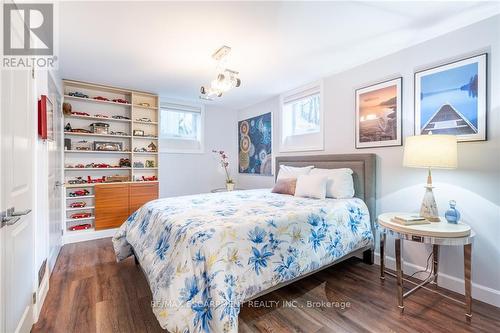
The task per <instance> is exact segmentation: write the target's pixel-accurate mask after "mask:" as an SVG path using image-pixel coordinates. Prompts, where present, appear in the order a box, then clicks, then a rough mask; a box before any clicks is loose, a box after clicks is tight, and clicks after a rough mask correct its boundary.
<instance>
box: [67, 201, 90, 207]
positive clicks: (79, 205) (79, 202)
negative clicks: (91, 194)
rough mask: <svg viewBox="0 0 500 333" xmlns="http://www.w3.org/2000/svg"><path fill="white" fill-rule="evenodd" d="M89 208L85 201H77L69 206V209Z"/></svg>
mask: <svg viewBox="0 0 500 333" xmlns="http://www.w3.org/2000/svg"><path fill="white" fill-rule="evenodd" d="M85 206H87V203H86V202H85V201H75V202H72V203H70V204H69V208H83V207H85Z"/></svg>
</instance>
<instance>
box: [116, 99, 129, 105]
mask: <svg viewBox="0 0 500 333" xmlns="http://www.w3.org/2000/svg"><path fill="white" fill-rule="evenodd" d="M113 102H115V103H122V104H130V102H129V101H127V100H125V99H121V98H115V99H114V100H113Z"/></svg>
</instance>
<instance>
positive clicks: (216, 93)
mask: <svg viewBox="0 0 500 333" xmlns="http://www.w3.org/2000/svg"><path fill="white" fill-rule="evenodd" d="M230 52H231V48H230V47H229V46H225V45H224V46H222V47H221V48H219V49H218V50H217V51H215V52H214V54H212V58H213V59H214V60H215V61H217V66H216V70H217V77H216V78H215V79H214V80H213V81H212V82H210V85H207V86H201V88H200V93H201V95H200V98H202V99H207V100H212V97H222V94H223V93H225V92H226V91H229V90H231V89H233V88H236V87H239V86H240V85H241V79H240V78H239V77H238V74H239V73H238V72H237V71H234V70H231V69H228V68H225V64H226V62H227V58H228V56H229V53H230Z"/></svg>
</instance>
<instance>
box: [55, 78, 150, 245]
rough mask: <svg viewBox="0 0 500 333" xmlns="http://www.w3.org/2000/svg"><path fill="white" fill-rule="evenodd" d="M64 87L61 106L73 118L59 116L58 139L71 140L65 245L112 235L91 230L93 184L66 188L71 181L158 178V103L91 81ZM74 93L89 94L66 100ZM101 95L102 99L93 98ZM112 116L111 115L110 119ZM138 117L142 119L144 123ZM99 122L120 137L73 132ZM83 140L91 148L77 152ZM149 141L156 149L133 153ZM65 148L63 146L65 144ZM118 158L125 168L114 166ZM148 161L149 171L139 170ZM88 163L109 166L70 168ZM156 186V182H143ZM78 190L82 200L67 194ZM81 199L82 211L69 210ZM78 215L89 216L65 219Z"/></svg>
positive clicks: (67, 163) (67, 153) (70, 82)
mask: <svg viewBox="0 0 500 333" xmlns="http://www.w3.org/2000/svg"><path fill="white" fill-rule="evenodd" d="M63 83H64V102H65V103H69V104H71V111H72V112H77V113H75V114H67V113H65V114H64V122H63V126H64V128H63V135H64V139H69V140H71V149H64V151H63V161H64V177H65V184H66V186H65V187H66V194H65V199H64V201H65V205H64V207H65V216H66V219H65V221H64V222H63V223H64V225H63V229H64V230H65V232H64V238H65V239H64V241H65V243H69V242H77V241H82V240H90V239H96V238H100V237H109V236H110V235H112V229H109V230H99V231H96V230H95V225H94V220H95V216H94V211H95V195H94V186H95V185H96V184H97V183H83V184H70V181H71V180H74V179H75V178H76V177H82V179H85V180H86V179H87V177H89V176H90V177H91V178H92V179H94V180H95V179H101V178H102V177H107V176H114V175H120V176H126V177H127V178H128V182H141V183H146V181H143V180H142V177H143V176H144V177H152V176H156V177H157V178H158V168H159V158H158V135H159V130H158V122H159V100H158V96H157V95H155V94H151V93H147V92H141V91H136V90H132V89H122V88H116V87H110V86H105V85H99V84H94V83H87V82H80V81H73V80H63ZM75 92H79V93H82V94H85V95H87V96H89V97H88V98H85V97H78V96H70V93H71V94H72V93H75ZM97 96H101V97H104V98H106V99H108V100H107V101H106V100H100V99H94V97H97ZM113 99H123V100H126V101H128V103H120V102H114V101H113ZM113 116H115V117H117V118H118V119H116V118H113ZM144 119H148V121H145V120H144ZM68 123H69V124H70V125H71V129H72V131H68V130H66V129H65V128H66V125H67V124H68ZM92 123H105V124H108V125H109V132H111V131H113V132H121V133H125V134H126V135H115V134H111V133H108V134H97V133H81V132H77V131H74V130H75V129H83V130H88V131H90V130H91V127H90V124H92ZM135 130H139V131H143V132H144V136H139V135H134V131H135ZM81 141H86V142H87V143H88V145H89V146H90V148H91V150H77V149H76V147H77V146H81V145H82V142H81ZM93 142H113V143H115V142H116V143H120V144H121V146H122V150H119V151H101V150H94V145H93ZM150 143H153V144H154V145H155V146H156V148H157V150H156V151H155V152H151V151H134V149H135V150H137V149H141V148H147V146H148V145H149V144H150ZM65 147H66V145H65ZM121 158H128V159H129V160H130V163H131V166H130V167H120V166H119V161H120V159H121ZM148 160H149V161H154V167H145V166H146V161H148ZM138 162H140V163H142V164H143V165H144V167H134V163H138ZM91 163H96V164H98V163H105V164H109V165H110V166H111V167H109V168H94V167H84V168H81V167H78V168H77V167H75V166H76V165H78V164H82V165H83V166H88V165H89V164H91ZM147 182H157V181H147ZM78 190H86V191H88V192H89V193H88V194H86V195H82V196H70V195H69V193H71V192H75V191H78ZM77 201H83V202H85V207H81V208H71V207H69V206H70V204H71V203H73V202H77ZM78 213H90V214H91V216H90V217H88V218H80V219H73V218H71V215H73V214H78ZM79 224H90V228H89V229H84V230H75V231H72V230H70V228H71V227H72V226H74V225H79Z"/></svg>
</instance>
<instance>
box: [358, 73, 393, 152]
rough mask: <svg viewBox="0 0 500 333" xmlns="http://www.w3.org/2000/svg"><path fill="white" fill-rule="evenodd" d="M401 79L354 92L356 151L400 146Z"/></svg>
mask: <svg viewBox="0 0 500 333" xmlns="http://www.w3.org/2000/svg"><path fill="white" fill-rule="evenodd" d="M402 83H403V78H402V77H398V78H396V79H393V80H390V81H386V82H381V83H377V84H374V85H371V86H369V87H365V88H360V89H357V90H356V148H374V147H388V146H401V144H402V126H401V124H402V117H401V109H402V103H401V100H402Z"/></svg>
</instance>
